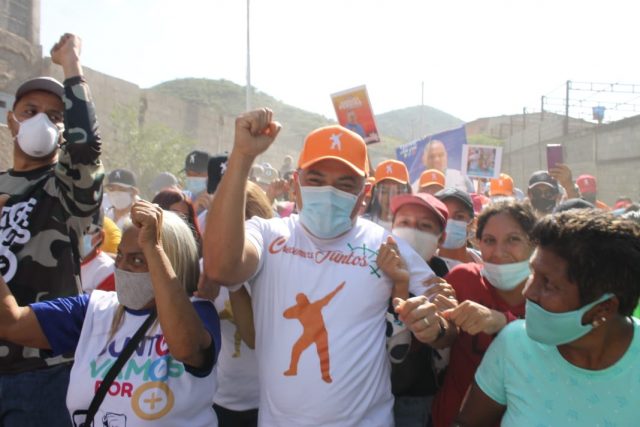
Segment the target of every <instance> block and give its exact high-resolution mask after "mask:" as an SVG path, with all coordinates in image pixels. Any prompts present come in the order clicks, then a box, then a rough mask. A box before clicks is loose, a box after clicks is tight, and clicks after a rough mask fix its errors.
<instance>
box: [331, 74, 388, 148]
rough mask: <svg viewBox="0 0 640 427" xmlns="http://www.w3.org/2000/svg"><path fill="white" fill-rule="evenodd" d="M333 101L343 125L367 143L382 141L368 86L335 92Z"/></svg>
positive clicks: (332, 96)
mask: <svg viewBox="0 0 640 427" xmlns="http://www.w3.org/2000/svg"><path fill="white" fill-rule="evenodd" d="M331 101H332V102H333V108H334V109H335V110H336V116H337V117H338V123H340V125H341V126H344V127H346V128H347V129H349V130H352V131H354V132H355V133H357V134H358V135H360V136H361V137H362V138H363V139H364V142H366V143H367V144H373V143H375V142H380V137H379V136H378V128H377V127H376V121H375V118H374V116H373V110H372V109H371V102H369V95H368V93H367V87H366V86H358V87H354V88H353V89H347V90H344V91H342V92H338V93H334V94H332V95H331Z"/></svg>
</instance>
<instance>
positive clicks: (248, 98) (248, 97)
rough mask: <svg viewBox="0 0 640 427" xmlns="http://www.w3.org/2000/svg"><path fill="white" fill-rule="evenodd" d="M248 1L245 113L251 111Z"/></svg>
mask: <svg viewBox="0 0 640 427" xmlns="http://www.w3.org/2000/svg"><path fill="white" fill-rule="evenodd" d="M249 1H250V0H247V87H246V102H245V109H246V111H249V110H251V33H250V30H249V28H250V26H249V23H250V20H249V9H250V8H249V6H250V5H249Z"/></svg>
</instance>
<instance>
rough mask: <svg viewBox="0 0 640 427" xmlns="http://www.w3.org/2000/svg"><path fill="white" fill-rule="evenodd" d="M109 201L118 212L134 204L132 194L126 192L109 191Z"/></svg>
mask: <svg viewBox="0 0 640 427" xmlns="http://www.w3.org/2000/svg"><path fill="white" fill-rule="evenodd" d="M109 201H111V204H112V205H113V207H114V208H116V209H118V210H122V209H126V208H128V207H129V206H131V205H132V204H133V199H132V197H131V194H129V193H127V192H126V191H109Z"/></svg>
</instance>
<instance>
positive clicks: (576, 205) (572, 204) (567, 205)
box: [553, 199, 596, 213]
mask: <svg viewBox="0 0 640 427" xmlns="http://www.w3.org/2000/svg"><path fill="white" fill-rule="evenodd" d="M595 208H596V207H595V206H594V205H593V203H591V202H588V201H587V200H585V199H568V200H565V201H564V202H562V203H560V204H559V205H558V206H556V207H555V208H554V209H553V213H558V212H564V211H569V210H571V209H595Z"/></svg>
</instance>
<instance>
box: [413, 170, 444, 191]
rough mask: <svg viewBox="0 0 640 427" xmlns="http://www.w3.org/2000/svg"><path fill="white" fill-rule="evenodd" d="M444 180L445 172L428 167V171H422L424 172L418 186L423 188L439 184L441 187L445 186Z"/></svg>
mask: <svg viewBox="0 0 640 427" xmlns="http://www.w3.org/2000/svg"><path fill="white" fill-rule="evenodd" d="M444 181H445V178H444V174H443V173H442V172H440V171H439V170H438V169H427V170H426V171H424V172H422V174H420V181H419V183H418V187H419V188H422V187H427V186H429V185H434V184H437V185H439V186H440V187H442V188H444Z"/></svg>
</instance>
